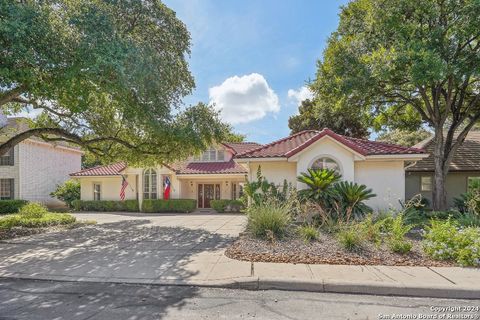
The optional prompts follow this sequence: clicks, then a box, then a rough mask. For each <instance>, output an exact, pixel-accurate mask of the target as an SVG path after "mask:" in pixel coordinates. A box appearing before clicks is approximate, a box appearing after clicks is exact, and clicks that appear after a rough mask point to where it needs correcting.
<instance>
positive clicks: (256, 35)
mask: <svg viewBox="0 0 480 320" xmlns="http://www.w3.org/2000/svg"><path fill="white" fill-rule="evenodd" d="M164 3H165V4H166V5H167V6H168V7H169V8H171V9H172V10H174V11H175V12H176V13H177V17H178V18H179V19H180V20H182V21H183V22H184V23H185V24H186V25H187V28H188V30H189V31H190V33H191V37H192V48H191V56H190V58H189V63H190V70H191V72H192V74H193V76H194V78H195V83H196V89H195V90H194V92H193V94H192V95H190V96H188V97H186V98H185V100H184V102H185V104H186V105H191V104H196V103H198V102H199V101H201V102H208V103H210V104H212V105H214V106H215V108H216V109H217V110H220V114H221V117H222V119H223V120H224V121H225V122H228V123H230V124H231V125H232V126H233V128H234V130H235V132H238V133H242V134H245V135H246V136H247V139H246V140H247V141H255V142H259V143H268V142H271V141H274V140H277V139H280V138H282V137H285V136H287V135H288V134H289V131H290V130H289V128H288V118H289V117H290V116H291V115H293V114H296V113H298V105H299V103H300V101H302V100H303V99H306V98H308V97H309V96H310V95H311V93H310V92H309V90H308V89H307V88H306V87H305V85H306V84H307V83H308V81H309V80H312V79H314V78H315V72H316V63H317V60H318V59H319V58H321V56H322V52H323V50H324V48H325V45H326V41H327V39H328V36H329V35H330V33H331V32H333V31H334V30H335V29H336V27H337V24H338V13H339V11H340V6H341V5H344V4H346V3H347V1H346V0H344V1H333V0H331V1H330V0H329V1H326V0H310V1H308V0H277V1H273V0H241V1H238V0H164Z"/></svg>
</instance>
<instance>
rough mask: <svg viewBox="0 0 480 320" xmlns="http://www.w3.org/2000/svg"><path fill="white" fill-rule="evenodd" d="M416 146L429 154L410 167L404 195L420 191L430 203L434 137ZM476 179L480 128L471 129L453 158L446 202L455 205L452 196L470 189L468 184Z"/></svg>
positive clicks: (479, 166) (478, 175)
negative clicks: (476, 129) (479, 129)
mask: <svg viewBox="0 0 480 320" xmlns="http://www.w3.org/2000/svg"><path fill="white" fill-rule="evenodd" d="M415 147H418V148H423V149H425V150H426V152H427V153H428V154H429V156H428V157H427V158H424V159H422V160H419V161H417V162H416V163H415V164H414V165H413V166H410V167H409V168H407V170H406V171H407V172H406V175H405V197H406V198H407V199H410V198H412V197H413V196H414V195H417V194H421V195H422V196H423V197H424V198H426V199H428V200H429V201H430V203H431V201H432V186H433V175H434V169H435V166H434V160H433V147H434V143H433V136H432V137H429V138H427V139H425V140H424V141H422V142H420V143H419V144H417V145H415ZM474 180H480V131H471V132H470V133H469V134H468V135H467V137H466V138H465V141H464V142H463V144H462V145H461V146H460V147H459V148H458V150H457V153H456V154H455V156H454V157H453V159H452V163H451V164H450V169H449V172H448V174H447V179H446V181H445V187H446V192H447V205H448V206H449V207H453V205H454V204H453V199H455V198H456V197H458V196H460V195H461V194H462V193H465V192H467V190H468V186H469V184H470V183H471V182H472V181H474Z"/></svg>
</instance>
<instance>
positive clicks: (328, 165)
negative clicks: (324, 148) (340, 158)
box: [311, 157, 340, 173]
mask: <svg viewBox="0 0 480 320" xmlns="http://www.w3.org/2000/svg"><path fill="white" fill-rule="evenodd" d="M311 168H312V169H330V170H335V171H337V172H338V173H340V166H339V165H338V163H337V162H336V161H335V160H333V159H332V158H329V157H322V158H318V159H317V160H315V161H314V162H313V163H312V166H311Z"/></svg>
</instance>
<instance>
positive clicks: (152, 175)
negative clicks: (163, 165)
mask: <svg viewBox="0 0 480 320" xmlns="http://www.w3.org/2000/svg"><path fill="white" fill-rule="evenodd" d="M147 178H148V179H147ZM162 182H163V181H162ZM147 183H148V185H147ZM142 191H143V199H147V200H150V199H152V200H156V199H158V173H157V170H155V169H154V168H148V169H145V170H144V171H143V185H142ZM145 195H147V196H145Z"/></svg>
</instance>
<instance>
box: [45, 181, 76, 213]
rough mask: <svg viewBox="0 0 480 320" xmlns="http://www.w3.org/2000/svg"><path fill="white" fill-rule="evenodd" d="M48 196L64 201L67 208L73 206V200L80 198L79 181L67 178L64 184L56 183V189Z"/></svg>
mask: <svg viewBox="0 0 480 320" xmlns="http://www.w3.org/2000/svg"><path fill="white" fill-rule="evenodd" d="M50 196H52V197H55V198H57V199H58V200H60V201H63V202H65V204H66V205H67V206H68V207H69V208H73V201H75V200H80V182H78V181H75V180H67V181H65V183H64V184H60V185H57V189H56V190H55V191H54V192H52V193H50Z"/></svg>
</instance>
